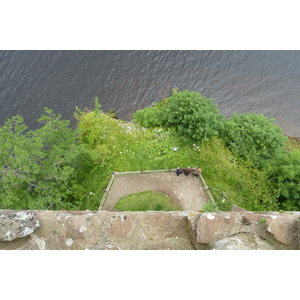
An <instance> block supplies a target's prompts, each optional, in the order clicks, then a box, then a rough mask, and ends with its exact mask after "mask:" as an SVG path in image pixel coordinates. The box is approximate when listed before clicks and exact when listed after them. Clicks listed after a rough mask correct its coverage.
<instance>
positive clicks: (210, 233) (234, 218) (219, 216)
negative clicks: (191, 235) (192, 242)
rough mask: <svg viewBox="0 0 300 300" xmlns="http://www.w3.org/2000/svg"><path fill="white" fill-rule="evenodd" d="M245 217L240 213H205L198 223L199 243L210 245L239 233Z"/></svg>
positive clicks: (197, 238)
mask: <svg viewBox="0 0 300 300" xmlns="http://www.w3.org/2000/svg"><path fill="white" fill-rule="evenodd" d="M242 221H243V217H242V216H241V215H240V214H239V213H235V212H227V213H204V214H202V215H201V217H200V218H199V220H198V223H197V233H196V234H197V237H196V240H197V242H198V243H203V244H209V243H213V242H215V241H217V240H219V239H223V238H225V237H228V236H230V235H233V234H235V233H238V232H239V230H240V228H241V225H242Z"/></svg>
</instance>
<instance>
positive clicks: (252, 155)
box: [222, 113, 286, 167]
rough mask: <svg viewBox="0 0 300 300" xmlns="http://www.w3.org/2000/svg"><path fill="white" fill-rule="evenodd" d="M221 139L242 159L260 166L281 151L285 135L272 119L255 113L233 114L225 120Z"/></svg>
mask: <svg viewBox="0 0 300 300" xmlns="http://www.w3.org/2000/svg"><path fill="white" fill-rule="evenodd" d="M222 137H223V139H224V140H225V142H226V144H227V146H228V147H229V148H230V149H231V150H232V151H234V152H235V153H236V154H237V155H238V156H239V157H241V158H242V159H244V160H251V161H252V162H254V164H255V166H257V167H262V166H263V165H264V163H265V161H266V160H267V159H270V158H271V157H272V156H273V155H274V153H276V152H278V151H282V150H283V147H284V144H285V142H286V137H285V136H284V135H283V134H282V129H281V128H280V127H279V126H278V125H275V124H274V119H269V118H267V117H265V116H264V115H262V114H261V115H257V114H250V113H245V114H234V115H233V116H232V117H231V118H228V119H227V120H226V121H225V127H224V131H223V136H222Z"/></svg>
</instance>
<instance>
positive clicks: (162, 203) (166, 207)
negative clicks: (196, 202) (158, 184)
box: [114, 191, 182, 211]
mask: <svg viewBox="0 0 300 300" xmlns="http://www.w3.org/2000/svg"><path fill="white" fill-rule="evenodd" d="M114 208H115V209H117V210H122V211H147V210H152V211H178V210H182V209H181V207H180V205H179V204H177V203H175V201H174V200H173V199H172V198H171V197H169V196H167V195H164V194H162V193H157V192H154V191H145V192H141V193H135V194H131V195H127V196H125V197H124V198H122V199H120V200H119V201H118V202H117V204H116V205H115V207H114Z"/></svg>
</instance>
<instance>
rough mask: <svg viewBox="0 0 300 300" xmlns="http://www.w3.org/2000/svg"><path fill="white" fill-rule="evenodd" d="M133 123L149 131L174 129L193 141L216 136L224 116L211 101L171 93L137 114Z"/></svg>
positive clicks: (185, 94)
mask: <svg viewBox="0 0 300 300" xmlns="http://www.w3.org/2000/svg"><path fill="white" fill-rule="evenodd" d="M133 120H134V121H135V122H136V123H139V124H141V125H142V126H145V127H148V128H152V127H156V126H162V127H165V128H174V129H175V131H176V132H177V133H178V135H179V136H181V137H184V138H187V139H189V140H190V141H193V142H199V141H207V140H209V139H210V138H211V137H213V136H217V135H218V134H219V131H220V130H221V129H222V126H223V116H222V115H220V114H219V110H218V109H217V105H216V104H213V102H212V99H207V98H205V97H203V96H202V95H201V94H199V93H197V92H190V91H187V90H184V91H182V92H179V93H173V94H172V95H171V96H170V97H169V98H167V99H165V100H163V101H161V102H159V103H158V104H157V105H155V106H153V107H151V108H145V109H143V110H140V111H138V112H136V113H135V114H134V116H133Z"/></svg>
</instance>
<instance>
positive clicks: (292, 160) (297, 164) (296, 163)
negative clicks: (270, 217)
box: [266, 150, 300, 210]
mask: <svg viewBox="0 0 300 300" xmlns="http://www.w3.org/2000/svg"><path fill="white" fill-rule="evenodd" d="M266 170H267V173H268V176H269V180H270V181H271V182H272V183H273V184H274V186H275V188H276V189H278V190H279V197H278V201H279V205H280V208H281V209H283V210H299V209H300V151H297V150H296V151H291V152H288V151H283V152H279V153H277V154H276V155H275V156H274V157H273V158H272V159H271V160H269V161H268V164H267V166H266Z"/></svg>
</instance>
